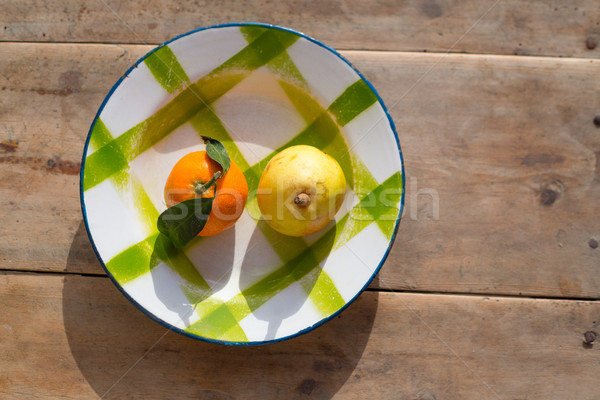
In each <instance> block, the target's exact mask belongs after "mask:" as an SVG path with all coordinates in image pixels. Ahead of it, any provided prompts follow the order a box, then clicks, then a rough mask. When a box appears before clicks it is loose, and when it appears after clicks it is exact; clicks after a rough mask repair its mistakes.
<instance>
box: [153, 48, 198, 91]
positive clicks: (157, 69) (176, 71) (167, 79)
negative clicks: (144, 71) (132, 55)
mask: <svg viewBox="0 0 600 400" xmlns="http://www.w3.org/2000/svg"><path fill="white" fill-rule="evenodd" d="M144 63H145V64H146V66H148V69H149V70H150V72H152V75H154V77H155V78H156V80H157V81H158V83H160V84H161V86H162V87H163V88H164V89H165V90H166V91H167V92H169V93H173V92H174V91H175V90H177V89H179V88H181V87H182V86H183V85H184V84H185V83H186V82H189V80H190V79H189V78H188V76H187V74H186V73H185V71H184V70H183V67H182V66H181V64H179V61H178V60H177V57H175V54H173V51H172V50H171V48H170V47H169V46H162V47H159V48H158V49H157V50H156V51H154V52H152V53H151V54H150V55H149V56H148V57H146V59H145V60H144Z"/></svg>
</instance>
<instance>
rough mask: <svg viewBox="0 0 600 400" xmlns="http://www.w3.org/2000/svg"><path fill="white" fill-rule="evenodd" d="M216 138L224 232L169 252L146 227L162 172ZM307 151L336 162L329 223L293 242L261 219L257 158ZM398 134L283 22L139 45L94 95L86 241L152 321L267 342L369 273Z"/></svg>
mask: <svg viewBox="0 0 600 400" xmlns="http://www.w3.org/2000/svg"><path fill="white" fill-rule="evenodd" d="M201 135H204V136H210V137H214V138H216V139H218V140H220V141H221V142H223V144H224V145H225V147H226V149H227V151H228V153H229V155H230V156H231V158H232V159H233V160H234V161H235V162H236V163H237V165H238V166H239V167H240V168H241V169H242V170H243V171H244V175H245V176H246V179H247V181H248V186H249V198H248V202H247V204H246V207H245V210H244V213H243V214H242V217H241V218H240V220H239V221H238V222H237V223H236V225H235V226H234V227H233V228H231V229H229V230H227V231H225V232H223V233H221V234H219V235H215V236H212V237H205V238H200V237H198V238H196V239H194V240H193V241H192V242H191V243H190V244H189V245H188V246H186V248H184V249H183V250H176V249H175V248H174V247H173V246H172V245H171V244H170V242H169V241H168V240H167V239H165V237H164V236H163V235H160V234H159V233H158V231H157V229H156V220H157V218H158V215H159V214H160V213H161V212H162V211H164V210H165V209H166V205H165V202H164V198H163V190H164V184H165V181H166V178H167V176H168V174H169V172H170V171H171V168H172V167H173V165H174V164H175V163H176V162H177V160H179V159H180V158H181V157H182V156H184V155H185V154H187V153H189V152H192V151H196V150H202V149H204V144H203V142H202V139H201V137H200V136H201ZM294 144H308V145H312V146H316V147H318V148H320V149H322V150H323V151H325V152H326V153H328V154H330V155H331V156H332V157H334V158H335V159H336V160H337V161H338V162H339V163H340V165H341V166H342V169H343V171H344V174H345V176H346V180H347V183H348V190H347V194H346V197H345V199H344V204H343V205H342V208H341V209H340V210H339V212H338V213H337V215H336V217H335V220H334V221H332V222H331V223H330V224H329V225H328V226H327V227H326V228H325V229H323V230H321V231H319V232H317V233H315V234H313V235H310V236H307V237H303V238H294V237H289V236H285V235H281V234H279V233H277V232H275V231H274V230H273V229H271V228H270V227H269V226H268V225H267V224H266V222H265V221H264V220H262V219H261V215H260V212H259V210H258V207H257V204H256V198H255V192H256V188H257V185H258V180H259V178H260V175H261V173H262V171H263V169H264V167H265V165H266V163H267V162H268V161H269V160H270V158H271V157H272V156H273V155H274V154H276V153H277V152H279V151H281V150H282V149H284V148H286V147H288V146H291V145H294ZM402 183H403V177H402V161H401V156H400V153H399V146H398V142H397V137H396V134H395V132H394V129H393V126H392V124H391V120H390V119H389V116H388V115H387V113H386V111H385V109H384V107H383V104H382V103H381V102H380V100H379V98H378V97H377V95H376V93H375V92H374V90H373V89H372V88H371V86H370V85H369V84H368V83H367V82H366V81H365V80H364V79H363V78H362V77H361V76H360V75H359V74H358V73H357V72H356V71H355V70H354V69H353V68H352V67H351V66H350V65H349V64H348V63H347V62H346V61H345V60H343V59H342V58H341V57H340V56H339V55H337V54H336V53H334V52H333V51H332V50H330V49H328V48H326V47H325V46H323V45H321V44H319V43H318V42H316V41H314V40H312V39H309V38H307V37H305V36H303V35H301V34H298V33H296V32H292V31H289V30H285V29H281V28H277V27H271V26H264V25H257V24H240V25H230V26H222V27H215V28H211V29H206V30H199V31H195V32H192V33H190V34H188V35H185V36H182V37H180V38H177V39H176V40H174V41H171V42H169V43H167V44H166V45H163V46H161V47H159V48H158V49H155V50H154V51H153V52H151V53H149V54H148V55H147V56H146V57H145V58H143V59H142V60H140V61H139V62H138V63H137V64H136V65H135V66H134V67H132V69H130V70H129V71H128V72H127V74H126V75H125V76H124V77H123V78H122V79H121V80H120V81H119V82H118V83H117V84H116V85H115V87H114V88H113V90H112V91H111V93H109V95H108V96H107V98H106V100H105V102H104V104H103V106H102V108H101V110H100V112H99V115H98V117H97V118H96V120H95V121H94V124H93V126H92V130H91V132H90V135H89V137H88V142H87V146H86V152H85V155H84V166H83V173H82V182H81V187H82V203H83V209H84V214H85V219H86V224H87V227H88V231H89V234H90V239H91V241H92V243H93V245H94V247H95V249H96V251H97V254H98V256H99V258H100V260H101V261H102V263H103V265H104V266H105V268H106V270H107V272H108V273H109V275H110V276H111V277H112V278H113V280H114V281H115V283H116V284H117V286H118V287H119V288H120V289H121V290H122V291H123V292H124V293H125V294H126V296H127V297H128V298H129V299H130V300H132V301H133V302H134V304H136V305H138V306H139V307H140V308H141V309H142V310H143V311H145V312H146V313H148V314H149V315H150V316H151V317H153V318H154V319H156V320H157V321H159V322H161V323H163V324H165V325H166V326H169V327H172V328H173V329H174V330H177V331H180V332H182V333H184V334H187V335H190V336H192V337H196V338H200V339H205V340H212V341H217V342H220V343H228V344H252V343H265V342H270V341H276V340H281V339H284V338H288V337H291V336H294V335H296V334H299V333H301V332H304V331H307V330H309V329H311V328H312V327H314V326H316V325H318V324H319V323H321V322H323V321H325V320H327V319H328V318H331V317H332V316H333V315H335V314H336V313H338V312H339V311H340V310H342V309H343V308H344V307H345V305H347V304H348V303H349V302H351V301H352V300H353V299H354V298H355V297H356V296H357V295H358V294H359V293H360V292H361V291H362V289H364V287H365V286H366V285H367V284H368V283H369V282H370V280H371V279H372V278H373V276H374V275H375V273H376V272H377V270H378V268H379V267H380V266H381V264H382V262H383V260H384V259H385V256H386V255H387V252H388V251H389V246H390V245H391V241H392V239H393V235H394V232H395V229H396V225H397V223H398V219H399V215H400V212H401V208H402V203H403V202H402V197H403V193H404V192H403V188H402Z"/></svg>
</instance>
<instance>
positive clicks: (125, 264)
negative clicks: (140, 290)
mask: <svg viewBox="0 0 600 400" xmlns="http://www.w3.org/2000/svg"><path fill="white" fill-rule="evenodd" d="M157 236H158V235H152V236H150V237H148V238H147V239H145V240H143V241H141V242H139V243H137V244H135V245H133V246H131V247H129V248H128V249H127V250H125V251H123V252H121V253H120V254H118V255H117V256H115V257H113V258H112V259H111V260H110V261H109V262H107V263H106V268H107V269H108V270H109V271H110V273H111V274H112V276H113V277H114V278H115V279H116V280H117V281H118V282H119V283H120V284H124V283H127V282H129V281H131V280H133V279H135V278H137V277H138V276H140V275H142V274H144V273H146V272H148V271H150V270H151V269H152V268H154V267H156V266H157V265H158V263H159V261H160V260H159V257H158V256H157V254H156V253H155V251H154V248H155V246H154V243H155V242H156V238H157Z"/></svg>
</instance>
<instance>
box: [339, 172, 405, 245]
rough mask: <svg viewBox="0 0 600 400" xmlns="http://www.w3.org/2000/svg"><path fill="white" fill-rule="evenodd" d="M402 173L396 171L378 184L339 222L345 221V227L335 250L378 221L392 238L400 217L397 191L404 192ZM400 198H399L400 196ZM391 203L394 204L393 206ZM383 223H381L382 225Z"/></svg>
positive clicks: (388, 236) (340, 231)
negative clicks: (394, 197) (383, 217)
mask: <svg viewBox="0 0 600 400" xmlns="http://www.w3.org/2000/svg"><path fill="white" fill-rule="evenodd" d="M401 188H402V174H401V173H400V172H396V173H394V174H393V175H392V176H390V177H389V178H388V179H386V180H385V181H384V182H383V183H382V184H381V185H379V186H377V188H375V189H374V190H373V191H372V192H370V193H369V194H367V195H366V196H364V197H363V198H362V199H361V201H360V202H359V203H358V204H357V205H356V206H354V208H353V209H352V210H351V211H350V212H349V213H348V214H346V215H345V216H344V218H342V220H340V222H338V225H340V224H341V223H342V222H343V228H342V229H340V230H339V232H338V233H337V234H336V239H335V245H334V246H333V249H334V250H337V249H339V248H340V247H342V246H343V245H345V244H346V243H348V242H349V241H350V240H351V239H352V238H353V237H354V236H356V235H358V234H359V233H360V232H361V231H362V230H363V229H365V228H366V227H367V226H369V225H371V224H372V223H373V222H374V221H377V224H378V225H379V227H380V229H381V230H382V232H383V233H384V234H385V235H386V237H387V238H388V239H390V238H391V234H392V233H393V229H394V226H395V224H396V219H397V218H398V206H397V201H394V199H393V196H395V194H394V193H395V192H397V191H398V189H399V192H400V193H401V192H402V189H401ZM382 193H386V194H387V196H390V197H392V198H387V199H386V200H384V201H383V202H381V199H382ZM398 200H399V198H398ZM390 204H394V206H391V205H390ZM376 215H381V216H383V215H386V218H389V217H392V216H393V219H391V218H390V219H389V220H387V219H386V220H382V221H380V220H379V219H377V217H376ZM380 224H381V225H380Z"/></svg>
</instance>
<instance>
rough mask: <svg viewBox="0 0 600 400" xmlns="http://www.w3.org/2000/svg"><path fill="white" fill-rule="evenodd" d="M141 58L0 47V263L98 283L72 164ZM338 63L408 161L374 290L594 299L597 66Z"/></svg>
mask: <svg viewBox="0 0 600 400" xmlns="http://www.w3.org/2000/svg"><path fill="white" fill-rule="evenodd" d="M149 49H150V47H149V46H131V45H125V46H116V45H77V44H15V43H13V44H7V43H5V44H2V45H0V70H1V71H3V75H2V76H1V77H0V89H1V90H2V96H0V121H1V122H0V140H2V141H4V142H7V143H8V142H9V141H10V142H11V143H13V145H11V146H8V147H6V146H2V147H0V161H1V162H0V176H2V178H3V179H1V180H0V219H1V220H2V221H3V224H2V225H1V226H0V237H2V238H3V240H2V241H0V268H1V269H8V270H31V271H43V270H51V271H66V272H74V273H94V274H95V273H97V274H102V273H103V271H102V270H101V268H100V266H99V263H98V262H97V261H96V259H95V257H94V255H93V253H92V251H91V248H90V246H89V243H88V241H87V238H86V235H85V230H84V228H83V225H82V222H81V212H80V207H79V193H78V179H79V177H78V175H77V172H78V168H79V160H80V157H81V153H82V150H83V144H84V140H85V137H86V135H87V131H88V129H89V125H90V124H91V122H92V120H93V118H94V115H95V112H96V110H97V109H98V107H99V106H100V104H101V102H102V99H103V97H104V96H105V94H106V93H107V92H108V90H109V89H110V87H111V86H112V84H113V82H115V81H116V79H117V78H118V77H119V76H120V75H121V74H122V73H123V72H124V71H125V70H126V69H127V68H128V66H129V65H131V64H132V63H133V62H134V61H135V60H137V59H138V58H139V57H140V56H142V55H143V54H144V53H145V52H147V51H148V50H149ZM344 55H345V56H346V57H348V58H349V59H350V60H351V61H352V62H354V63H355V64H356V66H357V67H358V68H359V69H360V70H361V71H362V72H363V73H364V74H365V75H366V77H367V78H368V79H370V80H371V81H372V82H373V84H374V85H375V87H376V88H378V89H379V91H380V94H381V95H382V97H383V99H384V100H385V102H386V104H387V105H388V107H389V108H390V111H391V114H392V117H393V119H394V120H395V122H396V125H397V128H398V132H399V136H400V143H401V145H402V148H403V151H404V156H405V161H406V171H407V197H406V213H405V215H404V218H403V220H402V222H401V225H400V230H399V233H398V236H397V238H396V243H395V245H394V247H393V250H392V252H391V254H390V256H389V259H388V261H387V262H386V264H385V265H384V267H383V269H382V271H381V273H380V274H379V278H378V280H376V281H375V282H374V284H373V286H372V287H374V288H382V289H393V290H417V291H434V292H465V293H492V294H493V293H495V294H512V295H519V294H522V295H527V296H549V297H568V298H598V297H600V270H598V268H597V266H598V264H599V262H600V249H593V248H592V247H590V245H589V241H590V239H592V238H596V239H600V227H599V226H598V215H600V202H599V201H598V200H599V199H600V163H599V161H598V160H599V159H600V130H598V128H596V127H595V126H594V124H593V122H592V120H593V118H594V115H595V114H597V113H599V112H600V95H599V93H600V81H598V79H597V76H598V74H599V73H600V62H599V61H596V60H583V59H558V58H541V57H535V58H533V57H530V58H524V57H513V56H481V55H479V56H474V55H445V56H444V55H432V54H417V53H393V52H345V53H344ZM17 143H18V144H17ZM435 198H438V199H439V214H436V213H433V212H432V208H433V207H432V206H433V205H434V199H435ZM436 215H437V216H436ZM34 242H35V245H32V243H34Z"/></svg>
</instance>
